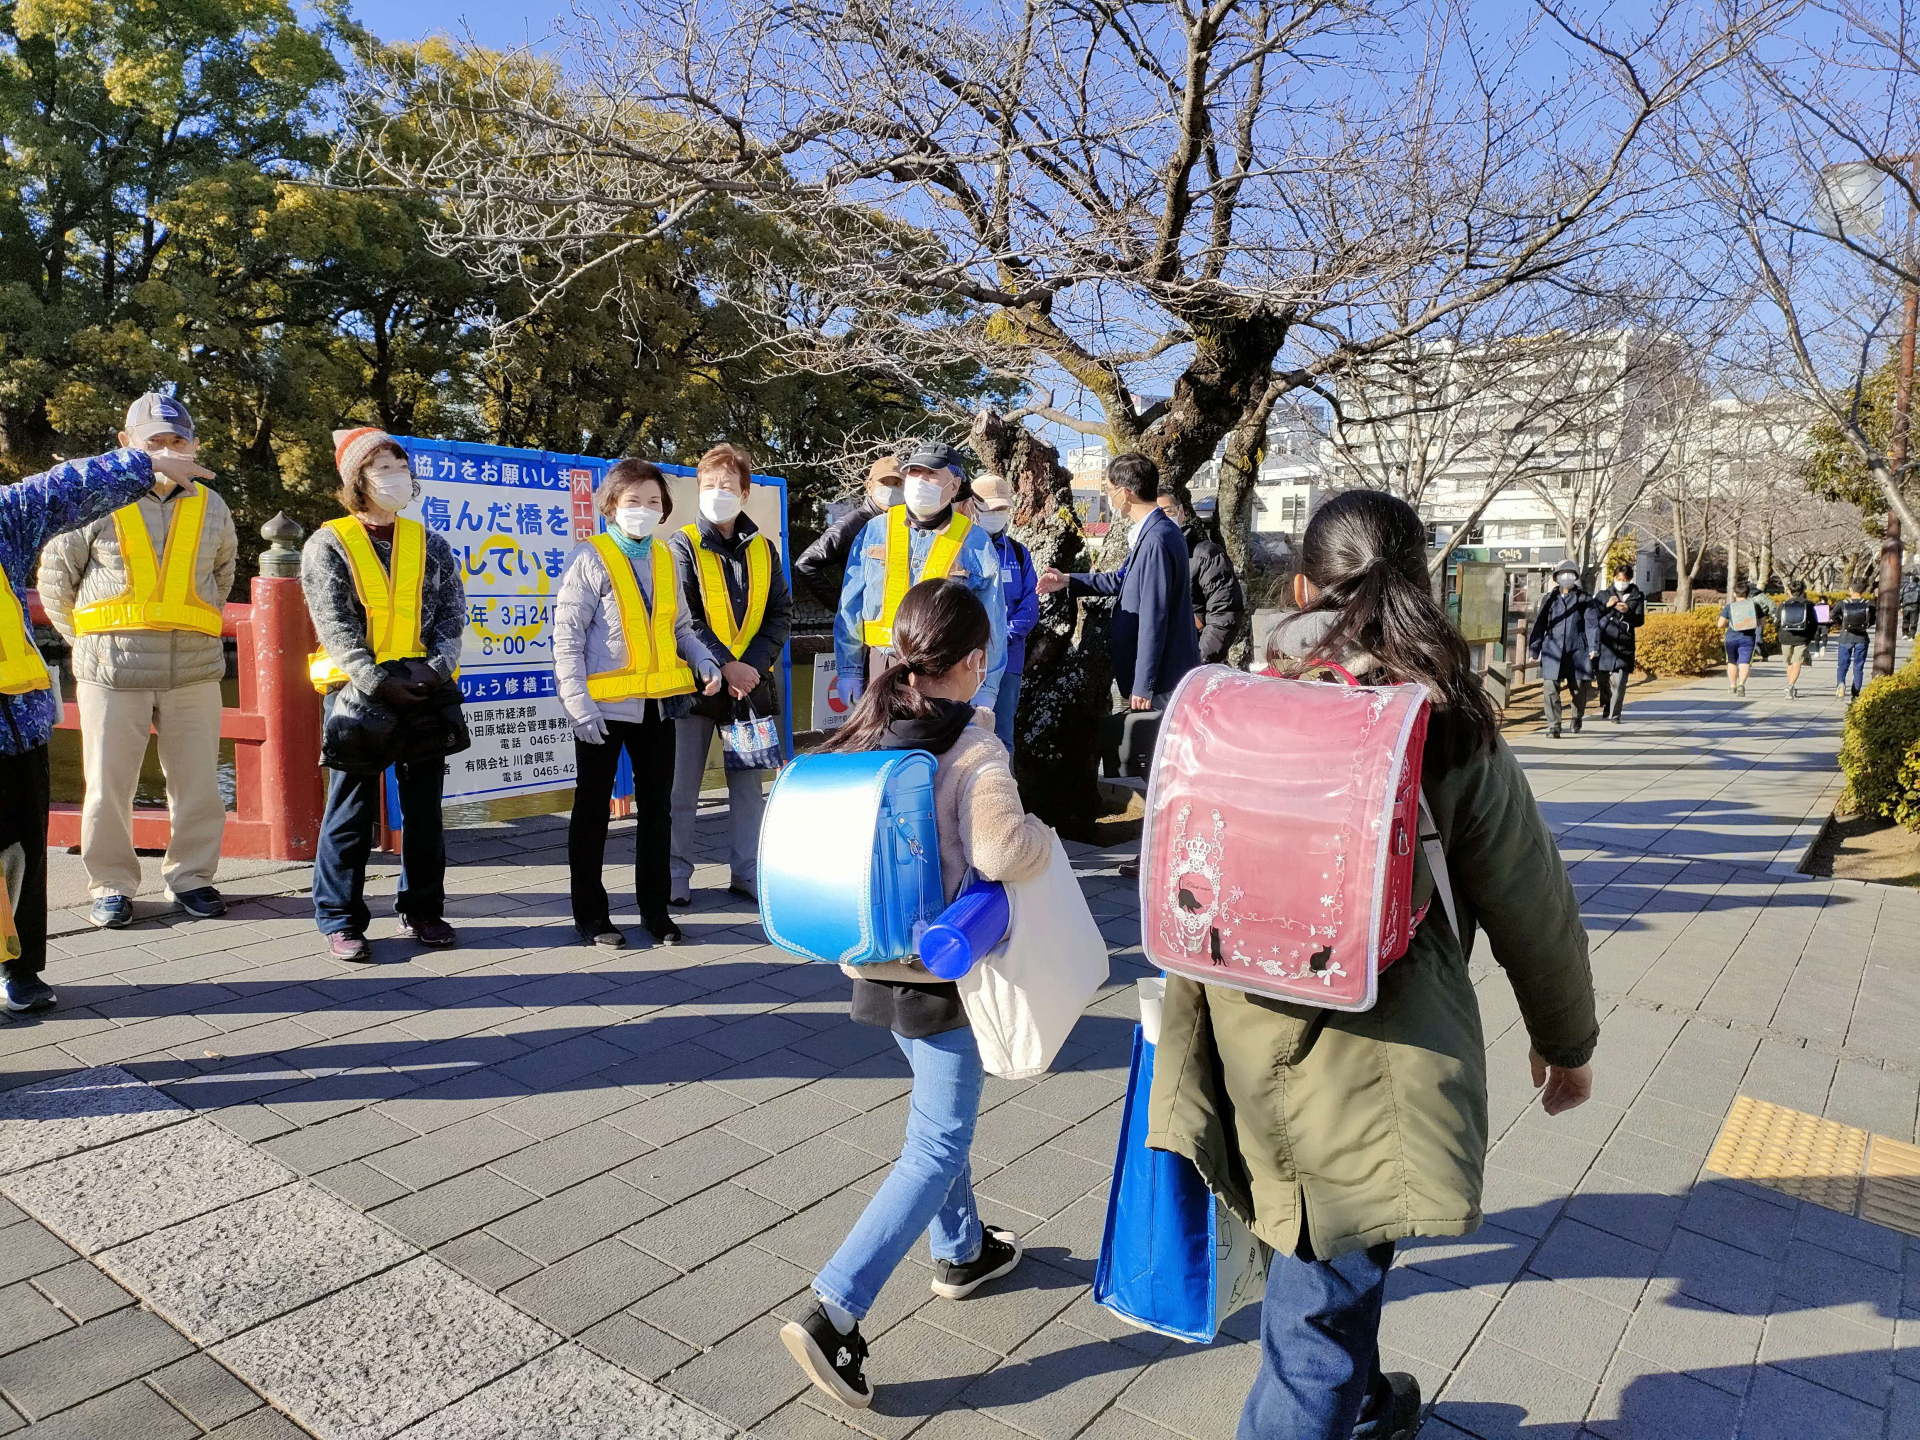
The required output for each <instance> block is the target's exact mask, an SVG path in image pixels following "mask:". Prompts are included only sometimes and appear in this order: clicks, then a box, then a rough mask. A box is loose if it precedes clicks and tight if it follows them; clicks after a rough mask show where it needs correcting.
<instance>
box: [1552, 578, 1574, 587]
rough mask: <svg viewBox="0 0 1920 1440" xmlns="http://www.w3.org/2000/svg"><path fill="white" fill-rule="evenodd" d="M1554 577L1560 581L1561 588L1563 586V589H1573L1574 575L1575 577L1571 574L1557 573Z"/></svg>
mask: <svg viewBox="0 0 1920 1440" xmlns="http://www.w3.org/2000/svg"><path fill="white" fill-rule="evenodd" d="M1553 578H1554V579H1555V580H1556V581H1558V582H1559V584H1560V588H1561V589H1562V590H1571V589H1572V588H1573V579H1574V577H1573V576H1571V575H1556V576H1554V577H1553Z"/></svg>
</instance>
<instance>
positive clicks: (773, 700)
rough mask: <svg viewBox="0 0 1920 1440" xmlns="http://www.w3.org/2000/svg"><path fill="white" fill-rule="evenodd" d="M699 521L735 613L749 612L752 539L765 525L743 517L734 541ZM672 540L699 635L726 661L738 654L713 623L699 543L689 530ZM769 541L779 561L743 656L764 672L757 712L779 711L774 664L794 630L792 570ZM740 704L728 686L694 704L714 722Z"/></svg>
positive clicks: (682, 592) (682, 593)
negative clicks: (789, 571)
mask: <svg viewBox="0 0 1920 1440" xmlns="http://www.w3.org/2000/svg"><path fill="white" fill-rule="evenodd" d="M694 523H695V524H696V525H698V526H699V527H700V548H701V549H703V550H705V551H707V552H709V553H710V554H712V555H713V556H714V557H715V558H716V559H718V560H719V562H720V574H721V575H722V577H724V578H725V580H726V582H727V598H728V600H729V601H730V603H731V604H732V605H733V613H734V614H735V615H736V616H737V615H740V614H742V613H744V612H745V610H746V606H747V583H748V578H749V577H748V574H747V542H748V541H749V540H751V539H752V538H753V537H754V536H755V535H758V534H759V533H760V528H759V527H758V526H757V525H755V524H754V523H753V521H752V520H750V519H748V518H747V517H746V516H745V515H742V516H741V517H740V518H739V519H738V520H736V521H734V524H733V538H732V539H731V540H729V539H728V538H727V537H726V536H724V535H722V534H721V533H720V532H719V531H718V530H716V529H714V527H713V525H712V524H711V523H710V522H709V521H707V520H704V519H702V520H697V521H695V522H694ZM670 543H671V544H672V546H673V563H674V568H675V569H677V570H678V571H679V572H680V596H681V599H682V600H683V601H684V602H685V604H686V609H687V613H688V614H689V615H690V616H691V618H692V622H693V631H694V634H695V635H697V636H699V638H700V643H701V644H702V645H704V646H705V647H706V648H707V651H708V653H710V654H711V655H712V656H713V657H714V658H715V659H716V660H718V661H720V662H721V663H722V664H725V663H726V662H727V661H728V660H730V659H732V658H733V657H732V655H731V654H730V653H729V651H728V650H727V648H726V646H724V645H722V644H721V643H720V637H719V636H717V635H715V634H714V633H713V627H712V626H711V625H710V624H709V623H708V622H707V606H706V597H705V596H704V595H703V594H702V593H701V591H700V569H699V563H698V561H696V560H695V558H694V553H693V541H692V540H691V539H689V538H688V536H687V532H686V531H685V529H679V530H675V531H674V532H673V538H672V541H671V542H670ZM767 544H768V546H769V547H770V548H771V553H770V554H769V556H768V557H767V558H768V559H769V560H771V561H772V562H773V563H772V566H771V568H770V570H769V572H768V575H767V608H766V611H765V613H764V614H762V615H761V617H760V629H759V630H758V631H757V632H756V633H755V634H754V637H753V639H752V640H750V641H748V642H747V648H746V651H745V653H744V654H742V655H741V656H740V663H741V664H742V665H749V666H751V667H752V668H753V669H755V670H758V671H759V672H760V683H759V685H758V686H756V687H755V688H754V691H753V694H752V695H751V696H750V697H748V698H749V700H750V701H751V703H752V705H753V713H754V714H756V715H775V714H778V713H779V710H780V703H779V696H778V694H777V693H776V692H775V689H774V683H773V667H774V665H775V663H776V662H778V660H779V659H780V652H781V651H782V650H783V649H785V648H786V644H787V636H788V634H789V633H791V632H792V630H793V596H792V595H791V594H790V593H789V592H788V590H787V572H786V567H785V566H783V565H782V564H781V563H780V547H779V545H777V544H775V543H774V540H773V537H772V536H768V537H767ZM734 704H735V702H734V699H733V696H732V695H731V694H729V693H728V692H727V691H725V690H722V691H721V692H720V693H719V694H718V695H702V696H699V697H697V698H696V699H695V700H694V702H693V710H694V712H695V713H696V714H700V715H704V716H706V718H707V719H709V720H714V721H729V720H732V719H733V717H734Z"/></svg>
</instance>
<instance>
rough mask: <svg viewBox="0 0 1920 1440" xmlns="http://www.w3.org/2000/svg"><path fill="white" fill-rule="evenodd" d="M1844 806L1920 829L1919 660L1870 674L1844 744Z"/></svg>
mask: <svg viewBox="0 0 1920 1440" xmlns="http://www.w3.org/2000/svg"><path fill="white" fill-rule="evenodd" d="M1840 771H1841V773H1842V774H1844V775H1845V776H1846V777H1847V789H1846V793H1845V794H1843V795H1842V796H1841V797H1840V803H1841V805H1842V807H1843V808H1846V809H1849V810H1854V811H1857V812H1859V813H1861V814H1866V815H1878V816H1880V817H1881V818H1883V819H1887V820H1898V821H1899V822H1900V823H1901V824H1902V825H1905V826H1906V827H1907V828H1908V829H1910V830H1920V665H1915V664H1912V663H1909V664H1907V665H1904V666H1902V667H1901V668H1900V669H1898V670H1896V671H1894V672H1893V674H1891V675H1881V676H1878V677H1876V678H1875V679H1872V680H1869V681H1868V682H1867V686H1866V688H1865V689H1864V690H1862V691H1861V692H1860V698H1859V699H1858V700H1856V701H1854V702H1853V705H1852V708H1850V709H1849V710H1848V711H1847V728H1846V736H1845V738H1844V739H1843V740H1842V741H1841V744H1840Z"/></svg>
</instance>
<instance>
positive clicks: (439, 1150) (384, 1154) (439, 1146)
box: [366, 1115, 535, 1190]
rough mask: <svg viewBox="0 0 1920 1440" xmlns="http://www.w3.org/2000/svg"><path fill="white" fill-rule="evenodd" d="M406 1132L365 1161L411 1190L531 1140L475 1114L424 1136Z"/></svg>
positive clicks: (529, 1143) (505, 1153)
mask: <svg viewBox="0 0 1920 1440" xmlns="http://www.w3.org/2000/svg"><path fill="white" fill-rule="evenodd" d="M408 1135H409V1138H408V1139H407V1140H406V1141H405V1142H404V1143H402V1144H399V1145H395V1146H394V1147H393V1148H392V1149H389V1150H381V1151H378V1152H376V1153H374V1154H371V1155H368V1156H367V1157H366V1161H367V1164H369V1165H371V1166H373V1168H374V1169H376V1170H378V1171H380V1173H381V1174H383V1175H391V1176H392V1177H393V1178H394V1179H396V1180H398V1181H399V1182H400V1183H401V1184H402V1185H405V1186H406V1187H407V1188H408V1189H411V1190H424V1189H426V1188H427V1186H429V1185H434V1184H438V1183H439V1182H440V1181H442V1180H448V1179H451V1178H452V1177H453V1176H455V1175H462V1174H465V1173H466V1172H467V1171H469V1170H474V1169H477V1168H479V1167H480V1166H482V1165H485V1164H488V1163H489V1162H491V1161H495V1160H499V1159H502V1158H504V1157H506V1156H508V1155H511V1154H513V1153H514V1152H515V1151H518V1150H525V1149H528V1148H530V1147H531V1146H532V1145H533V1144H534V1143H535V1142H534V1141H533V1140H532V1139H531V1138H529V1137H528V1136H527V1135H526V1134H524V1133H523V1132H521V1131H519V1130H516V1129H514V1128H513V1127H512V1126H511V1125H508V1124H505V1123H504V1122H502V1121H500V1120H496V1119H495V1118H494V1117H493V1116H491V1115H475V1116H473V1117H472V1118H470V1119H467V1120H461V1121H459V1122H457V1123H455V1124H452V1125H448V1126H445V1127H444V1128H441V1129H437V1130H435V1131H433V1132H432V1133H431V1134H428V1135H418V1136H416V1135H412V1134H411V1132H408Z"/></svg>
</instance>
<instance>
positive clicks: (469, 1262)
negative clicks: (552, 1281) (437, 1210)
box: [433, 1230, 540, 1290]
mask: <svg viewBox="0 0 1920 1440" xmlns="http://www.w3.org/2000/svg"><path fill="white" fill-rule="evenodd" d="M433 1255H434V1258H435V1259H436V1260H443V1261H445V1262H446V1263H447V1264H449V1265H451V1266H453V1268H454V1269H456V1270H458V1271H459V1272H460V1273H461V1274H462V1275H464V1276H466V1277H467V1278H468V1279H469V1280H471V1281H473V1282H474V1283H475V1284H476V1285H480V1286H483V1287H484V1288H486V1289H488V1290H504V1289H506V1287H507V1286H509V1285H511V1284H513V1282H514V1281H516V1280H524V1279H526V1277H527V1276H529V1275H531V1274H532V1273H533V1272H534V1271H536V1270H538V1269H539V1268H540V1262H539V1261H537V1260H530V1259H528V1258H527V1257H526V1256H525V1255H522V1254H521V1253H520V1252H519V1251H518V1250H516V1249H514V1248H513V1247H512V1246H511V1245H508V1244H505V1243H503V1242H502V1241H499V1240H496V1239H494V1238H493V1236H491V1235H489V1234H487V1232H486V1231H484V1230H476V1231H474V1232H473V1233H472V1234H471V1235H462V1236H461V1237H460V1238H459V1239H457V1240H449V1241H448V1242H447V1243H446V1244H444V1245H442V1246H440V1247H439V1248H438V1249H437V1250H435V1251H434V1252H433Z"/></svg>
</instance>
